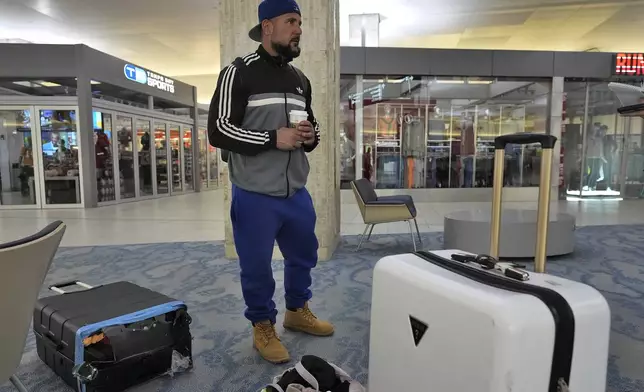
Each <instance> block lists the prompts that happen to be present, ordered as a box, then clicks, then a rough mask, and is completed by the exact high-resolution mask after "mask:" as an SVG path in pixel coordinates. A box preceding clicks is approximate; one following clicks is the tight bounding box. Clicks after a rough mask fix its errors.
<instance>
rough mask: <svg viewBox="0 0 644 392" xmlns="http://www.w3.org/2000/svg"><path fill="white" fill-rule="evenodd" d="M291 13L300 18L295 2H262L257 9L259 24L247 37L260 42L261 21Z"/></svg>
mask: <svg viewBox="0 0 644 392" xmlns="http://www.w3.org/2000/svg"><path fill="white" fill-rule="evenodd" d="M291 13H295V14H298V15H300V16H302V13H301V12H300V7H299V6H298V5H297V3H296V2H295V0H263V1H262V2H261V3H260V4H259V7H258V8H257V14H258V17H259V23H258V24H257V26H255V27H253V28H252V29H251V30H250V31H249V32H248V36H249V37H250V39H252V40H253V41H257V42H262V21H264V20H266V19H273V18H277V17H278V16H282V15H284V14H291Z"/></svg>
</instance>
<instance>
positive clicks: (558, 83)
mask: <svg viewBox="0 0 644 392" xmlns="http://www.w3.org/2000/svg"><path fill="white" fill-rule="evenodd" d="M563 103H564V78H562V77H559V76H557V77H554V78H552V87H551V90H550V102H549V105H548V106H549V108H550V113H548V114H549V115H550V118H549V119H548V121H547V123H546V124H547V125H546V126H547V127H548V128H546V131H547V133H548V134H549V135H552V136H556V137H557V145H555V151H554V154H553V160H552V188H553V189H552V192H553V193H552V194H553V198H552V199H553V200H556V198H557V195H558V193H559V171H560V170H563V167H562V165H563V164H562V163H561V162H560V161H561V143H562V140H561V136H562V132H561V128H562V127H563Z"/></svg>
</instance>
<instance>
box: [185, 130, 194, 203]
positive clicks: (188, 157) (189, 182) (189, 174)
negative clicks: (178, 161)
mask: <svg viewBox="0 0 644 392" xmlns="http://www.w3.org/2000/svg"><path fill="white" fill-rule="evenodd" d="M182 145H183V172H184V179H185V184H184V190H186V191H191V190H193V189H195V179H194V176H193V171H192V169H193V165H194V157H193V155H192V128H189V127H186V126H184V127H183V143H182Z"/></svg>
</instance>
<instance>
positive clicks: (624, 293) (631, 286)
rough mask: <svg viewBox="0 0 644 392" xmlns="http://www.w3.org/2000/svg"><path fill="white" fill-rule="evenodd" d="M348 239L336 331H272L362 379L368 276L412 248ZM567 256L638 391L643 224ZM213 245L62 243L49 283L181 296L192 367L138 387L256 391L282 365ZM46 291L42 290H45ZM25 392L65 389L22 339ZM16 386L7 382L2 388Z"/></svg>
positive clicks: (643, 371)
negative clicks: (602, 301)
mask: <svg viewBox="0 0 644 392" xmlns="http://www.w3.org/2000/svg"><path fill="white" fill-rule="evenodd" d="M441 241H442V238H441V234H440V233H431V234H425V235H424V240H423V245H424V246H423V247H424V248H425V249H438V248H440V247H441ZM356 244H357V237H353V236H352V237H345V238H343V240H342V244H341V246H340V248H339V249H338V251H337V253H336V255H335V256H334V259H333V260H332V261H331V262H327V263H321V264H320V265H319V266H318V268H317V269H316V270H315V271H314V287H313V291H314V295H315V298H314V300H313V302H312V306H313V308H314V310H315V311H316V312H317V313H318V314H319V315H320V316H323V317H328V318H329V319H330V320H331V321H333V322H334V323H335V325H336V327H337V331H336V334H335V336H333V337H330V338H311V337H306V336H302V335H298V334H293V333H290V332H285V331H282V328H281V318H280V319H278V323H279V324H280V328H279V331H280V333H281V334H282V337H283V341H284V343H285V344H286V345H287V347H288V348H289V349H290V351H291V355H292V356H293V357H294V358H299V357H301V356H302V355H304V354H315V355H318V356H321V357H324V358H327V359H329V360H331V361H333V362H335V363H336V364H338V365H339V366H341V367H342V368H344V369H345V370H346V371H347V372H349V374H351V375H352V376H354V377H355V378H357V379H358V380H359V381H360V382H362V383H364V384H366V381H367V370H368V369H367V368H368V347H369V308H370V299H371V276H372V269H373V267H374V265H375V263H376V262H377V261H378V259H379V258H381V257H382V256H384V255H388V254H396V253H406V252H409V251H410V249H411V243H410V239H409V236H408V235H393V236H392V235H389V236H375V237H374V238H373V239H372V241H371V242H369V243H367V244H366V247H365V248H364V249H363V250H362V251H361V252H360V253H355V252H353V249H354V248H355V246H356ZM577 244H578V245H577V251H576V252H575V254H574V255H572V256H570V257H566V258H561V259H557V260H552V261H550V262H549V267H548V271H549V272H550V273H553V274H557V275H561V276H565V277H568V278H571V279H576V280H579V281H582V282H585V283H588V284H590V285H593V286H594V287H596V288H598V289H599V290H601V291H602V293H603V294H604V295H605V296H606V298H607V299H608V301H609V303H610V305H611V311H612V317H613V326H612V328H613V333H612V337H611V358H610V362H609V364H608V366H609V381H608V388H607V391H609V392H631V391H633V392H634V391H644V367H642V363H644V328H642V326H644V226H610V227H586V228H581V229H579V230H578V232H577ZM223 252H224V250H223V246H222V245H221V244H220V243H214V242H213V243H170V244H157V245H137V246H108V247H86V248H65V249H61V250H60V251H59V253H58V255H57V257H56V260H55V262H54V265H53V267H52V270H51V272H50V274H49V276H48V277H47V281H46V284H50V283H54V282H60V281H65V280H70V279H79V280H82V281H84V282H86V283H89V284H94V285H97V284H102V283H109V282H115V281H119V280H129V281H132V282H134V283H136V284H139V285H142V286H145V287H148V288H150V289H153V290H157V291H159V292H162V293H164V294H167V295H169V296H172V297H174V298H177V299H181V300H183V301H185V302H186V303H187V304H188V305H189V307H190V313H191V315H192V317H193V319H194V323H193V325H192V332H193V335H194V354H195V365H196V366H195V369H194V370H193V371H192V372H191V373H189V374H184V375H179V376H176V377H175V378H174V379H172V378H170V377H164V378H160V379H158V380H155V381H153V382H151V383H149V384H147V385H145V386H142V387H139V388H136V389H135V390H136V391H163V392H173V391H177V392H199V391H204V392H205V391H213V392H214V391H217V392H233V391H234V392H242V391H243V392H248V391H256V390H258V389H259V388H260V387H262V386H264V385H265V384H266V383H267V382H269V381H270V380H271V379H272V377H273V376H275V375H276V374H278V373H280V372H281V371H282V369H283V368H284V367H283V366H282V367H277V366H274V365H269V364H267V363H265V362H263V361H262V360H260V359H259V358H258V357H257V355H256V354H255V352H254V351H253V349H252V346H251V340H250V333H251V331H250V326H249V325H248V323H247V322H246V321H245V319H244V318H243V317H242V313H243V310H244V305H243V301H242V296H241V290H240V286H239V277H238V275H239V268H238V265H237V263H235V262H230V261H227V260H226V259H224V257H223V255H224V253H223ZM274 269H275V276H276V280H277V281H278V285H277V286H278V291H277V293H276V296H275V298H276V302H277V303H278V306H280V308H283V306H284V300H283V294H284V292H283V289H282V288H281V283H282V273H281V271H282V266H281V263H275V266H274ZM43 294H44V292H43ZM18 375H19V377H20V378H21V379H22V381H23V382H24V383H25V384H26V386H27V387H28V389H29V390H31V391H36V392H62V391H67V390H68V389H67V387H66V386H65V385H64V384H63V383H62V381H60V380H59V379H58V378H57V377H56V376H55V375H54V374H53V373H52V372H51V371H49V369H48V368H47V367H46V366H45V365H43V364H42V363H41V362H40V360H39V359H38V356H37V354H36V352H35V341H34V338H33V336H31V335H30V336H29V338H28V341H27V345H26V348H25V354H24V356H23V361H22V365H21V367H20V369H19V371H18ZM9 391H13V389H12V388H11V387H10V386H8V385H4V386H1V387H0V392H9Z"/></svg>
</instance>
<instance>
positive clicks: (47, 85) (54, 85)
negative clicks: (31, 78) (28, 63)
mask: <svg viewBox="0 0 644 392" xmlns="http://www.w3.org/2000/svg"><path fill="white" fill-rule="evenodd" d="M38 84H39V85H41V86H44V87H60V84H58V83H54V82H45V81H39V82H38Z"/></svg>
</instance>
